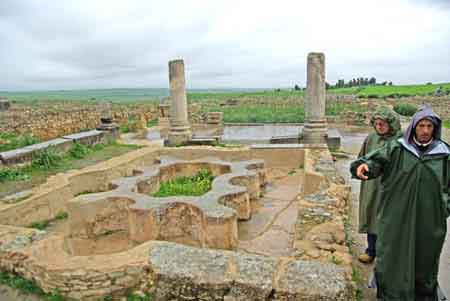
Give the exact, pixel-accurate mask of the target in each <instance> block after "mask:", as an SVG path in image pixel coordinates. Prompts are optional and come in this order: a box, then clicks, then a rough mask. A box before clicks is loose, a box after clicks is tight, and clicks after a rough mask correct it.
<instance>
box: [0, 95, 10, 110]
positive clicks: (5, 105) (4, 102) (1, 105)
mask: <svg viewBox="0 0 450 301" xmlns="http://www.w3.org/2000/svg"><path fill="white" fill-rule="evenodd" d="M10 107H11V103H10V102H9V100H8V99H6V98H1V97H0V111H6V110H8V109H9V108H10Z"/></svg>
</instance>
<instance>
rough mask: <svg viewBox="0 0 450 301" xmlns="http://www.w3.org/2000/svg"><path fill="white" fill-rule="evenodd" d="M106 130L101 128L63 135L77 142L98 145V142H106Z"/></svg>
mask: <svg viewBox="0 0 450 301" xmlns="http://www.w3.org/2000/svg"><path fill="white" fill-rule="evenodd" d="M104 135H105V132H104V131H99V130H91V131H86V132H81V133H76V134H72V135H66V136H62V138H64V139H68V140H72V141H73V142H75V143H80V144H85V145H96V144H98V143H104V142H105V141H104V140H105V139H104Z"/></svg>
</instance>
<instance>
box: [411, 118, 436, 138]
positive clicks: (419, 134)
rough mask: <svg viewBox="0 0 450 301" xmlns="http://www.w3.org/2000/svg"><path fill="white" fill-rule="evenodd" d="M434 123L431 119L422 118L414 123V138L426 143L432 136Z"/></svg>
mask: <svg viewBox="0 0 450 301" xmlns="http://www.w3.org/2000/svg"><path fill="white" fill-rule="evenodd" d="M433 130H434V125H433V123H432V122H431V121H429V120H426V119H422V120H420V121H419V123H417V125H416V133H415V134H416V139H417V141H419V142H420V143H427V142H428V141H430V140H431V138H432V137H433Z"/></svg>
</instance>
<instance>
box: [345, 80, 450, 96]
mask: <svg viewBox="0 0 450 301" xmlns="http://www.w3.org/2000/svg"><path fill="white" fill-rule="evenodd" d="M439 86H440V87H442V91H446V90H449V91H450V83H445V84H434V85H404V86H366V87H363V88H362V89H361V90H360V91H359V92H358V94H357V95H358V96H359V97H374V98H382V97H389V96H390V97H402V96H414V95H420V96H423V95H433V94H434V92H435V91H436V89H437V88H438V87H439ZM337 90H340V89H337Z"/></svg>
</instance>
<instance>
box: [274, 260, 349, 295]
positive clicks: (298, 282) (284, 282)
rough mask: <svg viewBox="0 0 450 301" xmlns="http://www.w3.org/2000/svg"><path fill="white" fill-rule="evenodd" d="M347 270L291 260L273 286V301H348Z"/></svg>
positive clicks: (317, 263) (329, 265) (330, 265)
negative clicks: (274, 300)
mask: <svg viewBox="0 0 450 301" xmlns="http://www.w3.org/2000/svg"><path fill="white" fill-rule="evenodd" d="M346 273H347V271H346V269H344V268H340V267H338V266H336V265H333V264H323V263H319V262H313V261H303V260H297V261H291V262H288V263H286V264H285V266H284V272H283V273H282V274H281V275H279V278H278V280H277V283H276V285H275V298H274V299H276V300H336V301H347V300H352V298H353V290H352V287H351V285H350V281H348V279H347V274H346Z"/></svg>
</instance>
